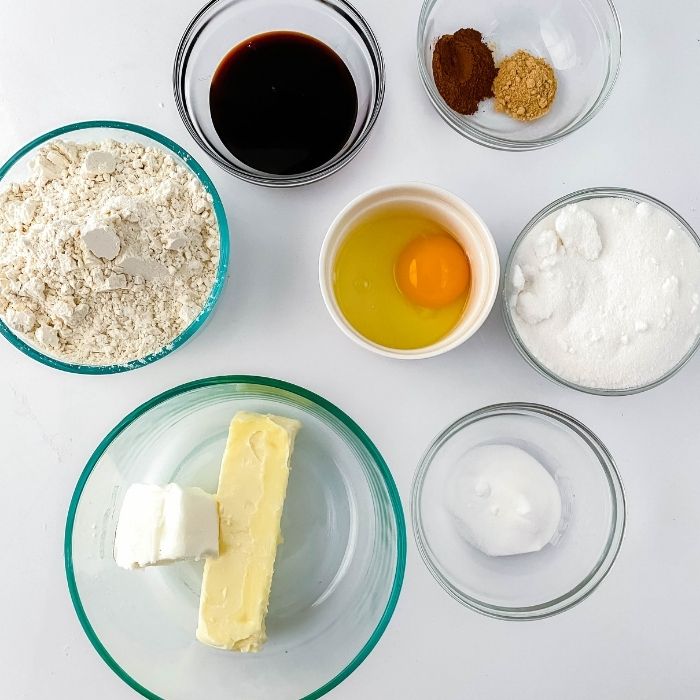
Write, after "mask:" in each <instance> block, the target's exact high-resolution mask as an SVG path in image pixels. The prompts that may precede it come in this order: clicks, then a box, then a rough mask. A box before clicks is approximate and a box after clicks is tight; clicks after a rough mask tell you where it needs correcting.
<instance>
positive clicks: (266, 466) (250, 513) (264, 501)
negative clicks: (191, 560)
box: [197, 412, 301, 652]
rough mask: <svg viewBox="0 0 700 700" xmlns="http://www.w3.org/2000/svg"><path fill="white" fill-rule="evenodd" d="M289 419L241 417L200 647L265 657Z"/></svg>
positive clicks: (223, 491) (226, 474)
mask: <svg viewBox="0 0 700 700" xmlns="http://www.w3.org/2000/svg"><path fill="white" fill-rule="evenodd" d="M300 427H301V423H300V422H299V421H296V420H292V419H290V418H280V417H278V416H269V415H268V416H264V415H261V414H258V413H247V412H240V413H237V414H236V415H235V416H234V418H233V420H232V421H231V425H230V428H229V433H228V441H227V443H226V449H225V451H224V456H223V459H222V462H221V473H220V475H219V490H218V492H217V499H218V502H219V543H220V552H219V557H218V559H207V561H206V562H205V564H204V578H203V580H202V594H201V598H200V604H199V625H198V626H197V639H199V641H200V642H204V644H209V645H211V646H214V647H219V648H221V649H230V650H233V651H246V652H247V651H259V650H260V647H261V646H262V645H263V644H264V643H265V640H266V639H267V637H266V635H265V616H266V614H267V606H268V602H269V598H270V586H271V584H272V573H273V569H274V565H275V556H276V554H277V543H278V542H279V541H280V539H281V532H280V520H281V518H282V507H283V505H284V497H285V495H286V492H287V479H288V477H289V463H290V459H291V456H292V450H293V449H294V437H295V435H296V433H297V431H298V430H299V428H300Z"/></svg>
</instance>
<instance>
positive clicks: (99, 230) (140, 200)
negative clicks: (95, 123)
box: [0, 141, 219, 365]
mask: <svg viewBox="0 0 700 700" xmlns="http://www.w3.org/2000/svg"><path fill="white" fill-rule="evenodd" d="M211 201H212V200H211V196H210V195H209V194H208V193H207V192H206V191H205V190H204V188H203V187H202V185H201V183H200V182H199V181H198V180H197V178H195V177H194V176H193V175H192V174H191V173H190V172H189V171H188V170H187V169H186V168H184V167H182V166H181V165H178V164H177V163H176V162H175V161H174V159H173V158H172V157H171V156H170V155H168V154H167V153H166V152H164V151H162V150H160V149H156V148H150V147H144V146H141V145H139V144H136V143H118V142H115V141H105V142H104V143H100V144H95V143H93V144H77V143H70V142H63V141H54V142H52V143H50V144H48V145H47V146H45V147H43V148H42V149H41V151H40V152H39V154H38V156H37V158H36V159H35V161H34V162H33V164H32V174H31V177H30V178H29V180H28V181H27V182H24V183H21V184H13V185H11V186H10V187H9V189H7V190H6V191H4V192H2V193H0V316H2V318H3V320H4V321H5V322H6V323H7V325H8V326H10V327H11V328H12V329H13V330H15V331H16V332H18V333H19V334H20V335H23V336H25V338H26V340H27V341H28V342H29V343H30V344H33V345H35V346H38V347H39V349H41V350H42V351H43V352H46V353H47V354H49V355H51V356H53V357H56V358H58V359H61V360H65V361H68V362H74V363H81V364H91V365H104V364H112V363H123V362H128V361H131V360H135V359H138V358H142V357H145V356H146V355H148V354H150V353H153V352H156V351H158V350H160V349H161V348H162V347H163V346H165V345H167V344H168V343H170V342H171V341H172V340H173V339H174V338H175V337H176V336H177V335H179V334H180V333H181V332H182V331H183V330H184V329H185V328H186V327H187V326H188V325H189V324H190V323H191V322H192V321H193V320H194V319H195V318H196V316H197V315H198V314H199V312H200V310H201V309H202V307H203V306H204V304H205V303H206V301H207V298H208V297H209V294H210V292H211V288H212V286H213V283H214V279H215V276H216V269H217V265H218V260H219V234H218V227H217V223H216V217H215V214H214V211H213V208H212V203H211Z"/></svg>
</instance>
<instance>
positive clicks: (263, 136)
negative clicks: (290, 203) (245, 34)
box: [209, 32, 357, 175]
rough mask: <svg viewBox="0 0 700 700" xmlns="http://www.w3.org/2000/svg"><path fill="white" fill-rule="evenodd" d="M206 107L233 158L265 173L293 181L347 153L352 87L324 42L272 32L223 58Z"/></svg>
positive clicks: (353, 107)
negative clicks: (291, 178) (292, 179)
mask: <svg viewBox="0 0 700 700" xmlns="http://www.w3.org/2000/svg"><path fill="white" fill-rule="evenodd" d="M209 107H210V110H211V117H212V122H213V124H214V129H215V130H216V133H217V134H218V135H219V138H220V139H221V141H222V142H223V144H224V146H226V148H227V149H228V150H229V151H230V153H231V154H232V155H233V156H234V157H235V158H237V159H238V160H240V161H241V162H243V163H245V164H246V165H247V166H249V167H251V168H255V169H256V170H259V171H261V172H264V173H270V174H274V175H298V174H300V173H304V172H308V171H310V170H313V169H314V168H317V167H319V166H321V165H323V164H324V163H327V162H328V161H329V160H331V159H332V158H333V157H334V156H335V155H336V154H337V153H339V152H340V150H341V149H342V148H343V147H344V146H345V144H346V143H347V141H348V139H349V138H350V135H351V134H352V131H353V127H354V126H355V120H356V118H357V88H356V87H355V82H354V80H353V77H352V75H351V73H350V71H349V69H348V67H347V66H346V65H345V63H344V62H343V60H342V59H341V58H340V56H338V54H336V53H335V51H333V50H332V49H331V48H330V47H328V46H326V45H325V44H324V43H322V42H320V41H318V40H317V39H314V38H313V37H310V36H307V35H306V34H299V33H296V32H269V33H266V34H259V35H257V36H254V37H251V38H250V39H247V40H246V41H244V42H243V43H241V44H239V45H238V46H236V47H235V48H233V49H232V50H231V51H229V53H228V54H227V55H226V56H225V57H224V59H223V60H222V61H221V63H220V64H219V66H218V68H217V69H216V72H215V73H214V77H213V79H212V82H211V88H210V91H209Z"/></svg>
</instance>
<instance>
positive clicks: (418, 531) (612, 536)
mask: <svg viewBox="0 0 700 700" xmlns="http://www.w3.org/2000/svg"><path fill="white" fill-rule="evenodd" d="M494 443H496V444H503V443H506V444H509V445H514V446H516V447H519V448H521V449H523V450H525V451H527V452H529V453H530V454H531V455H532V456H533V457H535V459H537V460H538V461H539V462H540V463H541V464H542V465H543V466H544V467H545V468H546V469H547V471H549V473H550V474H551V475H552V477H553V478H554V480H555V482H556V484H557V486H558V487H559V492H560V494H561V497H562V519H561V522H560V525H559V528H558V531H557V533H556V534H555V536H554V538H553V540H552V542H551V543H549V544H547V545H545V547H544V548H543V549H542V550H540V551H539V552H534V553H530V554H521V555H516V556H506V557H490V556H487V555H486V554H483V553H482V552H480V551H479V550H477V549H476V548H475V547H472V546H471V545H470V544H469V543H468V542H467V541H466V540H464V539H463V538H462V537H461V536H460V534H459V532H458V528H457V527H456V524H455V522H454V521H453V516H452V515H451V513H450V512H449V510H448V508H447V505H446V497H447V489H448V488H449V486H450V484H451V482H452V478H453V477H454V473H455V470H456V468H457V467H458V466H459V464H460V460H461V459H462V458H463V457H464V455H465V454H466V453H467V452H468V451H469V450H471V449H473V448H475V447H477V446H480V445H485V444H494ZM411 516H412V519H413V531H414V534H415V537H416V543H417V545H418V550H419V551H420V554H421V556H422V557H423V561H424V562H425V564H426V566H427V567H428V570H429V571H430V573H431V574H432V575H433V577H434V578H435V579H436V581H437V582H438V583H439V584H440V585H441V586H442V587H443V588H444V589H445V590H446V591H447V592H448V593H449V594H450V595H451V596H452V597H453V598H454V599H455V600H458V601H459V602H460V603H462V605H465V606H467V607H469V608H472V609H473V610H476V611H477V612H480V613H483V614H484V615H488V616H490V617H496V618H501V619H504V620H534V619H538V618H542V617H548V616H550V615H554V614H556V613H560V612H563V611H564V610H568V609H569V608H571V607H572V606H573V605H576V604H577V603H579V602H580V601H582V600H583V599H584V598H586V597H587V596H588V595H590V594H591V593H592V592H593V590H594V589H595V588H596V587H597V586H598V584H599V583H600V582H601V581H602V580H603V578H604V577H605V576H606V574H607V573H608V571H609V570H610V567H611V566H612V564H613V562H614V561H615V558H616V557H617V554H618V551H619V549H620V545H621V543H622V537H623V533H624V529H625V498H624V493H623V490H622V483H621V482H620V477H619V475H618V473H617V470H616V469H615V465H614V463H613V460H612V457H611V456H610V454H609V453H608V451H607V450H606V449H605V446H604V445H603V444H602V443H601V442H600V440H599V439H598V438H597V437H596V436H595V435H594V434H593V433H592V432H591V431H590V430H588V428H586V427H585V426H584V425H582V424H581V423H579V422H578V421H577V420H575V419H574V418H571V417H570V416H567V415H566V414H564V413H561V412H560V411H557V410H555V409H553V408H548V407H546V406H538V405H536V404H529V403H508V404H498V405H495V406H489V407H487V408H482V409H480V410H478V411H475V412H474V413H470V414H469V415H468V416H465V417H464V418H460V419H459V420H458V421H457V422H455V423H454V424H453V425H451V426H450V427H449V428H447V429H446V430H445V431H444V432H443V433H442V434H441V435H439V436H438V437H437V438H436V439H435V440H434V441H433V443H432V444H431V445H430V447H429V448H428V450H427V452H426V453H425V455H424V456H423V458H422V460H421V462H420V464H419V466H418V470H417V471H416V475H415V478H414V481H413V490H412V494H411Z"/></svg>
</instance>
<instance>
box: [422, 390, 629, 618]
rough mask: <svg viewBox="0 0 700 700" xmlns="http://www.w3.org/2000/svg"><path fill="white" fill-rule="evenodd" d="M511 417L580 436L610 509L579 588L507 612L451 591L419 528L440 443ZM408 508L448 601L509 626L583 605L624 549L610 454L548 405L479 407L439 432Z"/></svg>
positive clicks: (620, 500) (621, 500) (620, 501)
mask: <svg viewBox="0 0 700 700" xmlns="http://www.w3.org/2000/svg"><path fill="white" fill-rule="evenodd" d="M513 414H515V415H526V416H535V417H537V418H539V419H541V418H543V417H544V418H549V419H553V420H554V421H556V422H558V423H559V424H560V425H563V426H564V427H565V428H567V429H569V430H571V431H573V432H574V433H575V434H576V435H578V436H579V437H580V438H581V439H582V440H583V441H584V442H585V443H586V444H587V445H588V447H589V448H590V449H591V450H592V451H593V453H594V455H595V456H596V458H597V459H598V463H599V464H600V466H601V468H602V471H603V473H604V476H605V477H606V480H607V483H608V487H609V490H610V495H611V499H612V505H613V518H612V524H611V527H610V531H609V533H608V539H607V542H606V545H605V549H604V550H603V552H602V554H601V555H600V557H599V559H598V561H597V562H596V564H595V566H594V567H593V569H592V570H591V571H590V572H588V574H586V576H585V577H584V578H583V579H582V580H581V582H580V583H578V584H577V585H576V586H574V587H573V588H572V589H571V590H569V591H567V592H566V593H564V594H562V595H560V596H558V597H556V598H554V599H552V600H549V601H546V602H544V603H539V604H537V605H531V606H526V607H508V606H500V605H493V604H490V603H485V602H483V601H480V600H478V599H477V598H474V597H472V596H468V595H466V594H465V593H463V592H462V591H461V590H460V589H459V588H458V587H457V586H455V585H454V584H453V583H452V582H451V581H450V580H449V579H448V578H447V577H446V576H445V575H444V574H443V573H442V571H441V570H440V567H439V566H438V565H437V563H436V562H437V558H436V557H434V556H433V555H432V549H431V547H430V545H429V543H428V539H427V537H426V536H425V532H424V529H423V520H422V516H421V512H420V511H421V508H420V499H421V496H422V491H423V484H424V482H425V478H426V476H427V474H428V470H429V468H430V465H431V463H432V461H433V459H434V457H435V455H436V454H437V453H438V452H439V450H440V449H441V448H442V447H443V446H444V444H445V443H446V442H447V441H448V440H450V439H451V438H452V437H453V436H454V435H455V434H457V433H458V432H460V431H461V430H463V429H464V428H467V427H469V426H470V425H472V424H474V423H477V422H478V421H480V420H483V419H485V418H493V417H498V416H503V415H513ZM410 507H411V521H412V525H413V534H414V538H415V540H416V546H417V547H418V551H419V552H420V555H421V558H422V559H423V563H424V564H425V566H426V568H427V569H428V571H429V572H430V574H431V575H432V577H433V578H434V579H435V580H436V581H437V582H438V584H440V586H441V587H442V588H443V589H444V590H445V591H446V592H447V593H448V594H449V595H450V596H451V597H452V598H454V599H455V600H456V601H458V602H459V603H461V604H462V605H464V606H465V607H467V608H470V609H472V610H475V611H476V612H479V613H481V614H483V615H486V616H487V617H492V618H496V619H500V620H509V621H510V620H516V621H530V620H540V619H543V618H546V617H552V616H553V615H557V614H559V613H562V612H565V611H566V610H569V609H570V608H572V607H574V606H575V605H577V604H578V603H580V602H582V601H583V600H585V599H586V598H587V597H588V596H589V595H590V594H591V593H593V591H594V590H595V589H596V588H597V587H598V585H599V584H600V583H601V581H603V579H604V578H605V577H606V576H607V575H608V573H609V572H610V569H611V568H612V566H613V564H614V563H615V561H616V560H617V556H618V554H619V552H620V547H621V546H622V540H623V538H624V533H625V528H626V520H627V506H626V501H625V492H624V487H623V485H622V480H621V479H620V474H619V472H618V471H617V467H616V466H615V462H614V460H613V458H612V455H611V454H610V452H609V451H608V449H607V448H606V447H605V445H604V444H603V442H602V441H601V440H600V438H598V436H597V435H596V434H595V433H593V432H592V431H591V430H590V429H589V428H587V427H586V426H585V425H584V424H583V423H581V422H580V421H578V420H576V419H575V418H573V417H572V416H570V415H568V414H566V413H564V412H563V411H559V410H558V409H556V408H552V407H550V406H545V405H542V404H536V403H528V402H506V403H498V404H493V405H490V406H485V407H483V408H479V409H477V410H475V411H472V412H471V413H468V414H467V415H465V416H463V417H461V418H458V419H457V420H456V421H454V422H453V423H452V424H451V425H449V426H448V427H447V428H445V429H444V430H443V431H442V432H441V433H439V434H438V435H437V437H435V438H434V439H433V440H432V442H431V443H430V445H429V446H428V448H427V450H426V451H425V453H424V454H423V456H422V457H421V459H420V461H419V463H418V467H417V468H416V471H415V474H414V477H413V485H412V487H411V506H410Z"/></svg>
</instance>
